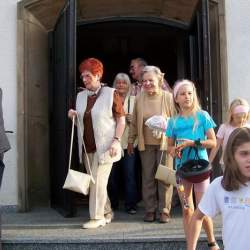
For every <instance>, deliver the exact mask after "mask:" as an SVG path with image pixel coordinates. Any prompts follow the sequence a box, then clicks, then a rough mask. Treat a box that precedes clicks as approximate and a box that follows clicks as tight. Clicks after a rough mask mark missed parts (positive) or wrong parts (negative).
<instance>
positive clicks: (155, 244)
mask: <svg viewBox="0 0 250 250" xmlns="http://www.w3.org/2000/svg"><path fill="white" fill-rule="evenodd" d="M143 214H144V211H143V209H140V208H139V210H138V212H137V214H136V215H129V214H127V213H125V212H124V211H117V212H115V218H114V220H113V221H112V223H111V224H109V225H106V226H105V227H103V228H98V229H92V230H86V229H81V225H82V223H83V222H85V221H86V220H87V219H88V210H87V208H84V209H80V210H79V213H78V214H77V216H76V217H74V218H63V217H62V216H61V215H60V214H58V213H57V212H56V211H55V210H53V209H50V208H41V209H35V210H33V211H31V212H29V213H3V215H2V221H3V225H2V242H3V249H8V250H10V249H13V250H19V249H20V250H21V249H22V250H26V249H27V250H30V249H32V250H33V249H34V250H36V249H37V250H40V249H51V250H54V249H55V250H58V249H63V250H64V249H65V250H66V249H70V250H74V249H77V250H79V249H91V250H92V249H93V250H95V249H98V250H100V249H102V250H104V249H111V250H112V249H134V248H136V249H172V250H175V249H186V247H185V236H184V232H183V227H182V216H181V212H180V210H178V209H173V210H172V219H171V221H170V223H167V224H161V223H159V222H158V221H155V222H153V223H145V222H143V220H142V218H143ZM214 231H215V235H216V239H217V241H218V242H219V244H220V245H222V242H221V224H220V218H219V217H218V218H216V219H215V220H214ZM197 249H199V250H202V249H204V250H205V249H208V247H207V242H206V238H205V235H204V232H202V235H201V240H200V242H199V246H198V248H197ZM221 249H222V248H221Z"/></svg>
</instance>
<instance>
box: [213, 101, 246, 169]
mask: <svg viewBox="0 0 250 250" xmlns="http://www.w3.org/2000/svg"><path fill="white" fill-rule="evenodd" d="M249 116H250V114H249V104H248V102H247V101H246V100H244V99H242V98H237V99H235V100H233V101H232V102H231V104H230V107H229V112H228V121H227V122H226V123H223V124H222V125H221V126H220V128H219V130H218V132H217V135H216V137H217V145H216V147H215V148H213V149H212V150H211V152H210V155H209V162H211V163H212V162H213V160H214V158H215V156H216V154H217V152H218V150H219V149H220V147H221V146H222V156H221V159H220V164H221V168H222V170H223V172H224V170H225V167H224V163H223V154H224V151H225V147H226V145H227V141H228V137H229V135H230V134H231V133H232V132H233V131H234V130H235V129H236V128H239V127H245V126H248V125H247V124H246V123H247V121H248V120H249Z"/></svg>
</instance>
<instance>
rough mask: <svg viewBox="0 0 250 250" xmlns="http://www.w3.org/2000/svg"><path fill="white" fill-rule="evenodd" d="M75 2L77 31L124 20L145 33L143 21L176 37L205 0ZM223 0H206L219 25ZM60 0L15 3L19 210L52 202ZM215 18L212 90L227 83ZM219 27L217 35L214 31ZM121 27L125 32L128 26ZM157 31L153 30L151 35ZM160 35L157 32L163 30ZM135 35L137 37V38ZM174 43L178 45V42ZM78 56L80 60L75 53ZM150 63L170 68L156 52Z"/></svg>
mask: <svg viewBox="0 0 250 250" xmlns="http://www.w3.org/2000/svg"><path fill="white" fill-rule="evenodd" d="M72 1H73V0H72ZM76 2H77V5H78V9H77V19H78V31H79V30H82V31H79V32H82V34H85V33H86V32H87V30H88V32H93V30H94V28H95V27H97V26H98V25H99V28H100V27H101V26H105V25H106V27H107V26H108V25H109V27H110V29H115V28H117V25H118V24H119V25H124V26H126V25H127V27H131V26H129V25H131V24H133V25H135V24H136V25H138V30H139V29H140V30H141V29H142V30H143V29H144V32H145V33H146V32H148V31H147V30H146V27H150V28H152V29H158V34H160V33H161V32H163V33H164V32H166V33H165V34H167V30H168V31H169V35H170V33H171V34H174V33H175V32H176V33H175V34H177V33H178V36H180V37H181V36H183V34H184V33H185V32H186V31H187V30H188V28H189V25H190V23H191V22H192V20H193V19H192V18H193V16H194V12H195V10H196V7H197V4H198V3H199V2H208V1H207V0H200V1H199V0H192V1H183V0H176V1H172V0H166V1H156V2H155V1H154V3H152V1H150V0H148V1H142V0H140V1H136V5H135V4H134V1H126V4H124V1H123V0H119V1H117V0H109V1H104V0H103V1H102V3H100V1H98V4H97V1H86V0H78V1H76ZM223 3H224V1H209V4H210V5H211V6H212V5H216V6H217V5H218V8H219V10H220V13H222V14H220V15H219V13H217V12H216V11H214V12H213V13H212V14H213V15H214V16H215V17H216V18H217V19H218V20H219V24H220V27H221V26H223V23H224V16H223V13H224V6H223ZM64 4H65V1H64V0H54V1H52V2H51V1H50V0H23V1H21V2H19V3H18V29H17V30H18V34H17V39H18V43H17V44H18V72H17V78H18V80H17V88H18V108H17V109H18V131H19V133H18V171H19V172H18V181H19V185H18V186H19V190H18V192H19V208H20V210H21V211H27V210H28V209H29V208H31V207H32V206H37V205H40V204H41V205H48V206H50V205H51V191H50V175H51V173H50V162H49V145H50V141H49V128H50V112H49V110H50V106H51V103H50V102H49V98H48V93H49V89H50V87H51V86H50V83H49V76H50V74H51V72H52V71H53V69H52V68H50V67H49V61H50V56H49V55H50V53H49V52H50V46H49V42H48V39H49V35H48V34H49V33H50V32H51V31H52V30H53V28H54V26H55V24H56V20H57V18H58V16H59V15H60V12H61V10H62V9H63V7H64ZM178 6H179V7H178ZM180 6H181V8H180ZM218 8H217V10H218ZM212 14H211V15H212ZM213 20H214V19H213ZM217 24H218V22H217V23H216V25H215V26H213V27H216V29H217V31H216V32H217V36H215V38H216V39H218V41H217V42H218V43H217V45H218V46H217V47H216V48H215V49H214V51H216V53H214V54H215V55H216V56H214V58H213V62H216V63H217V64H216V65H217V66H218V67H217V68H216V69H214V70H218V72H217V77H216V79H215V80H213V84H214V85H215V87H216V88H217V90H220V89H225V88H226V87H227V85H226V66H225V65H226V46H225V41H224V39H225V36H224V37H223V34H224V33H223V32H225V31H224V29H219V30H218V26H217ZM83 30H84V31H83ZM91 30H92V31H91ZM149 30H150V29H149ZM181 30H182V31H181ZM180 31H181V32H180ZM219 31H220V35H218V32H219ZM130 32H131V31H130ZM122 33H125V34H126V33H127V32H121V34H122ZM156 33H157V32H155V35H154V36H156ZM130 34H132V33H130ZM221 34H222V35H221ZM160 35H161V36H162V34H160ZM176 36H177V35H176ZM119 39H120V40H119ZM119 39H118V40H115V39H114V40H113V42H114V44H115V45H116V44H117V41H118V43H121V44H120V46H124V47H123V51H126V48H125V47H126V46H127V45H126V40H127V39H128V35H127V37H126V36H125V38H124V36H123V37H122V36H120V38H119ZM161 39H162V37H161ZM138 40H140V39H139V38H138ZM166 41H167V40H166ZM169 41H170V38H169ZM109 46H110V45H109V44H108V42H107V41H106V40H105V39H103V48H105V49H106V50H109V49H110V48H109ZM178 46H179V48H180V47H181V45H178ZM218 50H219V51H220V53H219V55H218ZM121 53H124V52H121ZM130 53H131V52H130ZM184 53H185V51H181V50H179V49H178V50H177V52H176V54H175V56H176V58H177V60H176V61H178V63H177V62H176V63H175V70H173V69H172V70H173V71H175V73H174V74H173V76H171V77H170V79H169V81H170V82H172V81H173V79H174V78H175V76H179V77H181V76H182V75H183V76H185V74H186V73H185V72H186V69H185V67H184V65H183V61H182V60H180V57H181V55H183V54H184ZM135 54H140V53H139V52H138V53H136V52H134V53H131V54H130V56H131V57H133V56H134V55H135ZM82 55H83V56H85V55H86V54H84V52H83V53H82ZM149 57H150V55H149ZM78 60H80V57H79V58H78ZM127 60H128V56H127ZM220 62H221V63H220ZM126 64H127V61H126V62H124V64H121V65H120V66H121V68H119V69H116V70H122V69H125V67H126V66H125V65H126ZM152 64H158V65H159V66H160V67H163V68H164V67H165V70H166V71H167V72H168V71H169V68H170V67H169V66H168V64H165V62H164V60H162V58H159V57H155V58H154V59H153V60H152ZM162 65H163V66H162ZM108 71H109V70H108ZM163 71H164V69H163ZM112 74H113V73H112V72H111V73H110V76H109V77H108V78H107V80H108V81H109V82H110V81H111V80H110V79H112V77H113V75H112ZM167 74H168V73H167ZM213 76H214V75H213ZM218 79H219V80H218ZM215 87H214V89H215ZM219 93H220V91H219ZM226 93H227V91H224V92H223V93H221V96H220V97H221V99H222V104H221V105H220V108H221V109H220V110H219V111H218V114H219V115H220V116H221V115H222V113H223V112H222V111H223V110H225V109H226V105H227V94H226ZM41 177H43V178H41Z"/></svg>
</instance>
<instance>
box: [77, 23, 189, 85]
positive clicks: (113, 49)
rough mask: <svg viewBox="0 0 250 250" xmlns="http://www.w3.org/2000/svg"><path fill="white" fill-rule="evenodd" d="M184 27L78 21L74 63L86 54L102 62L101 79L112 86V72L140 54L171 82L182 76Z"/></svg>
mask: <svg viewBox="0 0 250 250" xmlns="http://www.w3.org/2000/svg"><path fill="white" fill-rule="evenodd" d="M183 37H184V31H183V30H180V29H177V28H174V27H168V26H166V25H163V24H158V23H152V22H142V21H117V20H114V21H109V22H100V23H95V24H82V25H81V24H79V25H78V27H77V54H76V55H77V65H79V63H80V62H81V60H83V59H84V58H87V57H97V58H99V59H100V60H101V61H102V62H103V64H104V76H103V81H104V82H105V83H108V85H109V86H112V82H113V79H114V77H115V75H116V74H117V73H119V72H124V73H128V68H129V64H130V60H131V59H132V58H135V57H142V58H144V59H145V60H146V61H147V62H148V64H149V65H155V66H158V67H160V68H161V70H162V72H164V73H165V74H166V76H165V77H166V79H167V81H168V82H169V83H170V85H172V84H173V83H174V81H175V80H176V79H177V78H180V77H183V76H184V69H183V68H181V66H180V65H184V64H183V63H182V62H181V60H184V54H183V46H184V42H183V41H184V40H183Z"/></svg>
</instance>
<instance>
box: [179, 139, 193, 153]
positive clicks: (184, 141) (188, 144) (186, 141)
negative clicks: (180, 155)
mask: <svg viewBox="0 0 250 250" xmlns="http://www.w3.org/2000/svg"><path fill="white" fill-rule="evenodd" d="M177 141H178V142H181V144H179V145H178V146H177V147H176V150H177V151H182V150H183V149H184V148H187V147H193V146H194V141H193V140H189V139H178V140H177Z"/></svg>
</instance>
